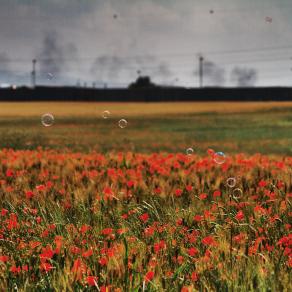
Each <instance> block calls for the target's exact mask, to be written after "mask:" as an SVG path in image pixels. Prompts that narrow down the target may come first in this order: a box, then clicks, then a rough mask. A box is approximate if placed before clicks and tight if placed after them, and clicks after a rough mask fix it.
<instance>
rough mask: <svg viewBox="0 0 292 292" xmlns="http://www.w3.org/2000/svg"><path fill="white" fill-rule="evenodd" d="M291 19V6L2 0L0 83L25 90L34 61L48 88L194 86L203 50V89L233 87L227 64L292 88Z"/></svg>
mask: <svg viewBox="0 0 292 292" xmlns="http://www.w3.org/2000/svg"><path fill="white" fill-rule="evenodd" d="M291 14H292V2H291V0H213V1H211V0H209V1H208V0H204V1H203V0H180V1H178V0H156V1H155V0H136V1H135V0H115V1H111V0H99V1H98V0H96V1H94V0H42V1H40V0H22V1H21V0H18V1H16V0H9V1H7V0H0V83H4V82H11V83H27V84H28V83H29V81H30V76H29V73H30V71H31V59H33V58H36V59H38V60H39V62H38V63H37V69H38V80H39V81H41V82H43V83H46V84H62V83H67V84H76V81H77V80H78V79H79V80H80V82H82V83H83V82H87V84H88V85H90V84H92V82H96V84H97V86H99V84H101V83H103V82H107V83H109V84H112V85H115V86H118V85H125V84H127V83H129V82H131V81H133V80H134V79H135V78H136V77H137V71H138V70H140V71H141V74H143V75H151V76H153V79H154V81H156V82H162V83H165V84H173V85H174V84H178V85H185V86H197V85H198V77H197V75H196V71H197V59H198V54H199V53H201V54H202V55H203V56H204V57H205V58H206V61H207V62H208V63H207V64H208V70H207V71H206V74H207V76H206V79H205V82H206V83H205V84H206V85H216V84H219V85H225V86H231V85H236V84H238V82H236V80H234V77H236V76H232V74H231V73H232V72H235V71H234V68H242V69H244V70H243V71H242V72H251V71H250V70H251V69H255V70H256V72H257V74H256V75H257V78H250V80H253V81H256V85H258V86H262V85H292V71H291V68H292V60H291V57H292V52H291V51H292V37H291V36H292V35H291V31H292V18H291ZM266 17H271V18H272V21H271V22H270V21H268V20H266ZM48 44H49V46H48ZM41 60H42V61H41ZM210 64H211V65H210ZM47 71H48V72H47ZM51 71H52V72H51ZM237 72H238V71H237ZM48 73H51V74H53V76H54V78H46V74H48ZM221 75H224V76H221ZM222 82H223V83H222Z"/></svg>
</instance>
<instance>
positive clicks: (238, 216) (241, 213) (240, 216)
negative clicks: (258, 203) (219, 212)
mask: <svg viewBox="0 0 292 292" xmlns="http://www.w3.org/2000/svg"><path fill="white" fill-rule="evenodd" d="M235 218H236V219H237V220H238V221H241V220H242V219H243V218H244V214H243V212H242V210H240V211H238V213H237V214H236V216H235Z"/></svg>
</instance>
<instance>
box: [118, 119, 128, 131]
mask: <svg viewBox="0 0 292 292" xmlns="http://www.w3.org/2000/svg"><path fill="white" fill-rule="evenodd" d="M127 126H128V122H127V120H125V119H121V120H119V127H120V128H121V129H124V128H126V127H127Z"/></svg>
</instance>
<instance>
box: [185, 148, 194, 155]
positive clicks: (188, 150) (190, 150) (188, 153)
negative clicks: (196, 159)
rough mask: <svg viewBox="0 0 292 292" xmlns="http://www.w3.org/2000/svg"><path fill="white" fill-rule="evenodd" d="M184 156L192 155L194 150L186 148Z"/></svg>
mask: <svg viewBox="0 0 292 292" xmlns="http://www.w3.org/2000/svg"><path fill="white" fill-rule="evenodd" d="M186 154H187V155H189V156H190V155H192V154H194V149H193V148H188V149H187V150H186Z"/></svg>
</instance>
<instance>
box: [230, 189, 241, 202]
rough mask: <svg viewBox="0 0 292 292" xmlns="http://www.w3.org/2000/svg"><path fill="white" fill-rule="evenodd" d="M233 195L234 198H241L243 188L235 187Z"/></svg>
mask: <svg viewBox="0 0 292 292" xmlns="http://www.w3.org/2000/svg"><path fill="white" fill-rule="evenodd" d="M232 197H233V198H234V199H239V198H241V197H242V190H241V189H239V188H237V189H234V190H233V192H232Z"/></svg>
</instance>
